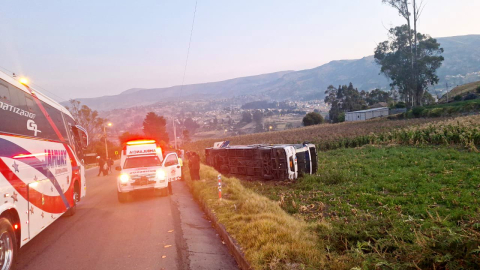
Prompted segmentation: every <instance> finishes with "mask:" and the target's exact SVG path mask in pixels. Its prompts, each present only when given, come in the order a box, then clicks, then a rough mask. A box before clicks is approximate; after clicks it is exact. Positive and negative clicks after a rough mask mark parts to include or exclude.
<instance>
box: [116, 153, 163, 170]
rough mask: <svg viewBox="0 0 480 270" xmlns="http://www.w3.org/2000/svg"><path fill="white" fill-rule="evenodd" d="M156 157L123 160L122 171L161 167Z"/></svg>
mask: <svg viewBox="0 0 480 270" xmlns="http://www.w3.org/2000/svg"><path fill="white" fill-rule="evenodd" d="M161 165H162V164H161V162H160V159H159V158H158V157H157V156H145V157H130V158H127V159H126V160H125V166H123V168H124V169H131V168H140V167H155V166H161Z"/></svg>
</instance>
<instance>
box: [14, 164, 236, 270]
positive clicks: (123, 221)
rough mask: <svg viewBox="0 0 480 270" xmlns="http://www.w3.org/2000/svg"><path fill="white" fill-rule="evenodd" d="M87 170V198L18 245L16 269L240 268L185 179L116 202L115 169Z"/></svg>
mask: <svg viewBox="0 0 480 270" xmlns="http://www.w3.org/2000/svg"><path fill="white" fill-rule="evenodd" d="M97 172H98V171H97V169H92V170H88V171H87V172H86V176H87V196H86V197H85V198H83V199H82V201H81V202H80V203H79V205H78V206H77V213H76V214H75V215H74V216H72V217H62V218H60V219H58V220H57V221H55V222H54V223H53V224H52V225H50V226H49V227H47V228H46V229H45V230H44V231H43V232H41V233H40V234H39V235H38V236H36V237H35V238H34V239H32V240H31V241H30V242H29V243H28V244H26V245H25V246H24V247H22V248H21V250H20V254H19V256H18V258H17V264H16V268H15V269H49V270H54V269H62V270H63V269H72V270H75V269H238V267H237V265H236V263H235V260H234V259H233V257H232V256H231V255H230V254H229V252H228V249H227V248H226V246H225V245H224V244H223V243H222V240H221V239H220V238H219V236H218V235H217V234H216V232H215V230H214V229H213V228H212V227H211V224H210V222H209V221H208V220H207V219H206V218H205V216H204V214H203V212H202V211H201V210H200V208H199V207H198V205H197V204H196V203H195V201H194V200H193V198H192V195H191V194H190V193H189V190H188V187H187V186H186V184H185V183H184V182H174V183H173V195H170V196H168V197H155V196H154V195H153V192H141V193H137V194H135V196H134V198H133V200H132V201H130V202H128V203H124V204H121V203H119V202H118V200H117V193H116V182H115V181H116V179H115V177H116V174H117V173H116V172H114V173H113V174H110V175H108V176H100V177H97V176H96V175H97Z"/></svg>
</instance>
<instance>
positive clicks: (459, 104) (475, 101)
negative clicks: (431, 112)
mask: <svg viewBox="0 0 480 270" xmlns="http://www.w3.org/2000/svg"><path fill="white" fill-rule="evenodd" d="M467 104H480V99H472V100H465V101H456V102H451V103H440V104H435V105H428V106H425V108H427V109H433V108H448V107H464V106H466V105H467Z"/></svg>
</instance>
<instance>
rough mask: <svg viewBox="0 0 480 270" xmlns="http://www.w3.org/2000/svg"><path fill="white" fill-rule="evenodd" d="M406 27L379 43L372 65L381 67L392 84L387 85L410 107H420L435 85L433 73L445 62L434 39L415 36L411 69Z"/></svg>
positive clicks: (408, 30) (419, 34) (400, 28)
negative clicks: (426, 93) (414, 54)
mask: <svg viewBox="0 0 480 270" xmlns="http://www.w3.org/2000/svg"><path fill="white" fill-rule="evenodd" d="M410 32H411V29H408V25H402V26H397V27H394V28H392V29H390V31H389V33H390V35H391V38H390V40H387V41H384V42H382V43H380V44H379V45H378V46H377V48H376V49H375V61H376V62H377V64H379V65H380V66H381V69H380V71H381V73H383V74H385V75H386V76H387V77H389V78H390V80H391V81H392V82H391V83H390V85H391V86H392V87H396V88H398V90H399V93H400V95H401V96H402V97H403V98H404V100H405V101H406V103H407V104H408V105H409V106H415V105H416V106H420V105H422V100H423V96H424V94H425V92H426V91H427V90H428V86H429V85H435V84H437V83H438V80H439V79H438V76H437V75H436V70H437V69H438V68H439V67H440V66H441V65H442V61H443V60H444V58H443V56H442V55H441V54H442V53H443V48H440V44H439V43H438V42H437V40H436V39H434V38H431V37H429V36H427V35H423V34H421V33H418V34H417V36H416V40H417V42H418V44H417V45H416V46H415V47H416V52H417V53H418V56H417V57H415V58H416V60H414V61H415V63H414V64H413V65H412V59H414V57H412V50H411V45H410V44H413V43H414V42H415V41H414V40H412V39H411V37H410V36H409V33H410Z"/></svg>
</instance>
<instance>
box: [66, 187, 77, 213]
mask: <svg viewBox="0 0 480 270" xmlns="http://www.w3.org/2000/svg"><path fill="white" fill-rule="evenodd" d="M79 198H80V195H79V194H78V191H77V189H74V190H73V205H72V206H71V207H70V209H68V211H67V212H66V213H65V216H67V217H71V216H73V215H75V213H76V212H77V202H78V199H79Z"/></svg>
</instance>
